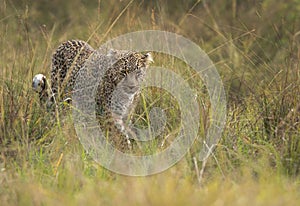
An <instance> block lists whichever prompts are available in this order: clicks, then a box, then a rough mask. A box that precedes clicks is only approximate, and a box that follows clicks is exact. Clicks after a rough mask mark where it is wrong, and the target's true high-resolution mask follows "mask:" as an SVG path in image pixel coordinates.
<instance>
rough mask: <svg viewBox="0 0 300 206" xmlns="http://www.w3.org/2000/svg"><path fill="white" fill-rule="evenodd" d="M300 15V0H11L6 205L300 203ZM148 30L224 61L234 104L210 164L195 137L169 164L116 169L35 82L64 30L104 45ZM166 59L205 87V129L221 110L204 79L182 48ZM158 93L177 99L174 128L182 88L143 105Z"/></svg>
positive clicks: (5, 1)
mask: <svg viewBox="0 0 300 206" xmlns="http://www.w3.org/2000/svg"><path fill="white" fill-rule="evenodd" d="M74 8H76V9H74ZM299 14H300V2H299V1H297V0H289V1H283V0H280V1H276V2H275V1H272V0H265V1H261V2H257V1H245V2H242V1H236V0H233V1H228V2H226V3H225V2H224V1H221V0H215V1H195V0H189V1H182V2H181V1H179V0H175V1H161V0H157V1H125V0H124V1H118V0H113V1H80V0H74V1H72V2H69V1H58V0H55V1H51V2H43V1H41V2H36V1H29V0H28V1H27V0H25V1H22V2H19V1H14V0H2V1H1V2H0V45H1V46H0V48H1V50H0V201H1V205H32V204H37V205H42V204H44V205H53V204H60V205H74V204H78V205H79V204H80V205H82V204H104V205H116V204H120V205H121V204H122V205H133V204H138V205H140V204H145V205H150V204H151V205H163V204H173V205H183V204H193V205H200V204H207V205H213V204H214V205H250V204H251V205H253V204H254V205H297V203H298V202H299V189H300V188H299V169H300V155H299V154H300V143H299V137H300V135H299V132H300V127H299V116H300V106H299V102H300V78H299V77H300V73H299V71H300V69H299V59H300V56H299V55H300V53H299V52H300V46H299V45H300V44H299V43H300V34H299V31H300V28H299V26H300V24H299ZM141 29H161V30H168V31H173V32H177V33H179V34H182V35H183V36H185V37H187V38H189V39H191V40H193V41H194V42H196V43H197V44H199V45H200V46H201V48H202V49H204V50H205V51H206V52H207V53H208V55H209V56H210V58H211V59H212V60H213V61H214V62H215V65H216V67H217V69H218V71H219V73H220V75H221V77H222V80H223V82H224V86H225V89H226V94H227V99H228V108H227V109H228V114H227V122H226V127H225V130H224V133H223V136H222V139H221V141H220V142H219V143H218V145H217V147H216V148H215V150H214V152H213V155H212V156H210V158H209V159H208V160H207V162H205V164H203V162H201V161H199V160H198V159H197V158H198V156H197V155H198V152H199V149H198V148H199V145H197V143H195V145H194V146H193V147H192V148H191V150H190V151H189V152H188V154H187V155H186V157H185V158H184V159H183V160H181V161H180V162H179V163H178V164H177V165H175V166H173V167H172V168H170V169H169V170H167V171H166V172H163V173H161V174H157V175H153V176H150V177H143V178H132V177H125V176H121V175H117V174H114V173H112V172H110V171H108V170H106V169H105V168H103V167H101V166H99V165H98V164H96V163H95V162H94V161H93V160H92V158H91V157H90V156H89V155H88V154H86V153H85V151H84V149H83V148H82V146H81V144H80V142H79V140H78V139H77V136H76V133H75V131H74V128H73V124H72V121H71V117H69V116H67V117H66V118H63V119H62V121H61V122H57V121H56V120H55V119H53V117H52V116H51V114H48V113H47V112H46V111H45V109H44V108H43V107H41V106H40V105H39V102H38V98H37V96H36V95H35V94H34V93H33V91H32V90H31V81H32V77H33V75H34V74H35V73H38V72H39V73H44V74H46V75H48V76H49V67H50V56H51V53H52V52H53V49H55V47H56V46H58V44H59V43H61V42H62V41H65V40H67V39H83V40H89V43H90V44H91V45H92V46H93V47H95V48H96V47H98V46H100V45H101V44H102V43H103V42H105V41H106V40H108V39H110V38H112V37H115V36H118V35H119V34H123V33H126V32H129V31H136V30H141ZM156 59H157V60H156V64H158V65H159V64H162V65H164V66H166V67H168V68H169V69H172V70H173V71H174V72H176V73H178V74H180V75H181V76H182V77H183V78H184V79H186V81H187V82H188V83H189V85H191V86H192V87H193V88H195V91H196V93H197V101H198V102H199V105H200V107H201V122H202V124H201V128H200V132H199V138H201V137H203V136H204V135H205V133H206V130H207V126H208V124H209V121H208V120H209V114H210V112H211V111H210V104H209V98H208V95H207V92H206V90H205V86H204V85H203V84H202V82H201V78H200V77H197V76H193V72H192V71H191V70H190V69H189V68H188V66H186V65H183V64H182V63H181V62H180V61H178V60H176V59H172V58H169V57H167V56H163V55H159V54H157V55H156ZM152 102H156V104H157V105H158V106H162V107H164V108H165V109H166V111H167V114H168V127H167V129H168V130H167V132H168V131H172V129H173V128H176V126H178V121H177V120H178V116H179V115H180V114H178V112H177V110H176V109H172V106H174V105H173V100H172V97H171V96H168V95H166V94H165V93H164V92H163V91H161V90H159V89H147V90H145V91H144V92H143V101H141V102H140V105H139V108H138V111H139V112H140V113H139V114H140V115H141V114H142V115H144V114H143V112H144V111H145V109H146V111H148V110H149V109H150V105H151V103H152ZM146 115H147V114H146ZM137 117H138V116H137ZM145 119H146V120H147V117H146V118H145ZM141 124H147V121H145V122H142V123H141Z"/></svg>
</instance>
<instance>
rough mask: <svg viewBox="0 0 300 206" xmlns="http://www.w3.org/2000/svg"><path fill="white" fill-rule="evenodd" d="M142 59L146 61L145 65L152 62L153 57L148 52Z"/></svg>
mask: <svg viewBox="0 0 300 206" xmlns="http://www.w3.org/2000/svg"><path fill="white" fill-rule="evenodd" d="M144 58H145V60H146V64H151V63H153V62H154V60H153V56H152V53H151V52H148V53H146V54H145V55H144Z"/></svg>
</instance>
